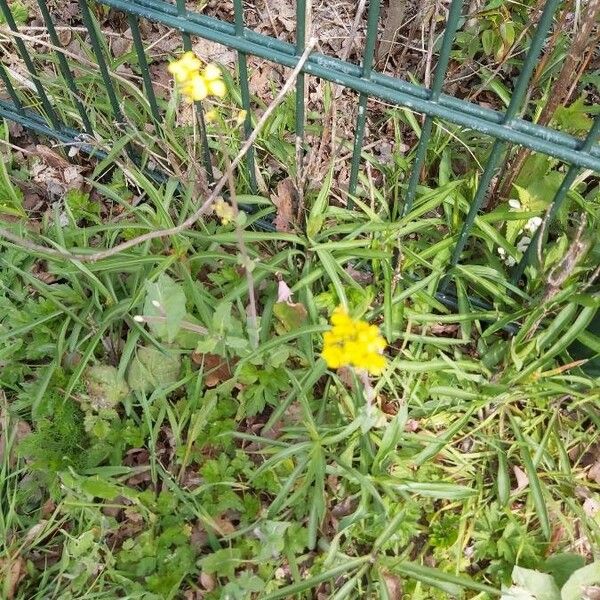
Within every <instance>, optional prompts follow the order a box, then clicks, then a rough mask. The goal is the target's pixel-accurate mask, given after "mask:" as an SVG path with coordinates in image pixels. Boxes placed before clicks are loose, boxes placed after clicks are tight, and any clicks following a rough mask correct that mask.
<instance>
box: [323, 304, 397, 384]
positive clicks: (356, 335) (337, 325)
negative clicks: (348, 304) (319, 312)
mask: <svg viewBox="0 0 600 600" xmlns="http://www.w3.org/2000/svg"><path fill="white" fill-rule="evenodd" d="M331 325H332V327H331V330H330V331H327V332H325V333H324V334H323V351H322V352H321V356H322V357H323V359H324V360H325V362H326V363H327V366H328V367H330V368H332V369H339V368H340V367H355V368H357V369H365V370H366V371H368V372H369V373H371V375H380V374H381V372H382V371H383V369H384V368H385V357H384V356H383V351H384V349H385V346H386V343H385V340H384V339H383V337H382V335H381V334H380V333H379V329H378V328H377V326H376V325H369V323H367V322H366V321H361V320H359V319H352V318H351V317H350V316H349V315H348V313H347V312H346V311H345V310H344V309H343V308H342V307H338V308H336V309H335V310H334V311H333V314H332V315H331Z"/></svg>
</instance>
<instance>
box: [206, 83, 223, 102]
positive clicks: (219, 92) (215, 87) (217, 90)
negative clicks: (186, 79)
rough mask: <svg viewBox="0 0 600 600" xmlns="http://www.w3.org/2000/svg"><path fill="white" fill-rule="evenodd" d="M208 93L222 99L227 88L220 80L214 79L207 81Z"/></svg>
mask: <svg viewBox="0 0 600 600" xmlns="http://www.w3.org/2000/svg"><path fill="white" fill-rule="evenodd" d="M207 83H208V91H209V92H210V93H211V94H212V95H213V96H217V98H223V96H225V94H226V93H227V87H226V86H225V82H224V81H223V80H222V79H214V80H211V81H208V82H207Z"/></svg>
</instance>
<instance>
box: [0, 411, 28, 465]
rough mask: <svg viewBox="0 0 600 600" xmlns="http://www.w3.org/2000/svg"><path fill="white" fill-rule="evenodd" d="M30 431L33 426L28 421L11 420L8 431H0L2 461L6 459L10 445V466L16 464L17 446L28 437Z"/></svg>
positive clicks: (0, 458)
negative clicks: (15, 452) (15, 453)
mask: <svg viewBox="0 0 600 600" xmlns="http://www.w3.org/2000/svg"><path fill="white" fill-rule="evenodd" d="M30 433H31V427H30V426H29V423H27V421H17V422H16V423H14V422H12V421H11V422H10V425H9V430H8V431H0V462H2V461H3V460H4V456H5V453H6V450H7V447H8V446H10V447H9V448H8V449H9V451H10V455H9V459H8V462H9V465H10V466H14V464H15V456H14V451H15V448H16V447H17V446H18V445H19V442H20V441H21V440H22V439H24V438H26V437H27V436H28V435H29V434H30ZM9 440H10V441H9Z"/></svg>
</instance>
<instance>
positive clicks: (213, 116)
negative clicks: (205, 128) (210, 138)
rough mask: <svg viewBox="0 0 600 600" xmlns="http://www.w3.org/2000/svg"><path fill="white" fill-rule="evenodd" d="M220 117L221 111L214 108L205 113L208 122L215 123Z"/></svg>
mask: <svg viewBox="0 0 600 600" xmlns="http://www.w3.org/2000/svg"><path fill="white" fill-rule="evenodd" d="M218 117H219V113H218V112H217V111H216V110H215V109H214V108H213V109H212V110H209V111H208V112H207V113H206V114H205V115H204V120H205V121H206V122H207V123H214V122H215V121H216V120H217V118H218Z"/></svg>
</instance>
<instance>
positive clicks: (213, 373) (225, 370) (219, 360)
mask: <svg viewBox="0 0 600 600" xmlns="http://www.w3.org/2000/svg"><path fill="white" fill-rule="evenodd" d="M192 361H193V362H194V363H195V364H197V365H199V366H201V367H202V368H203V369H204V385H206V387H209V388H212V387H215V386H217V385H219V384H220V383H223V382H224V381H227V380H228V379H231V368H230V366H229V363H228V362H227V361H226V360H225V359H224V358H223V357H221V356H219V355H217V354H202V353H200V352H192Z"/></svg>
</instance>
